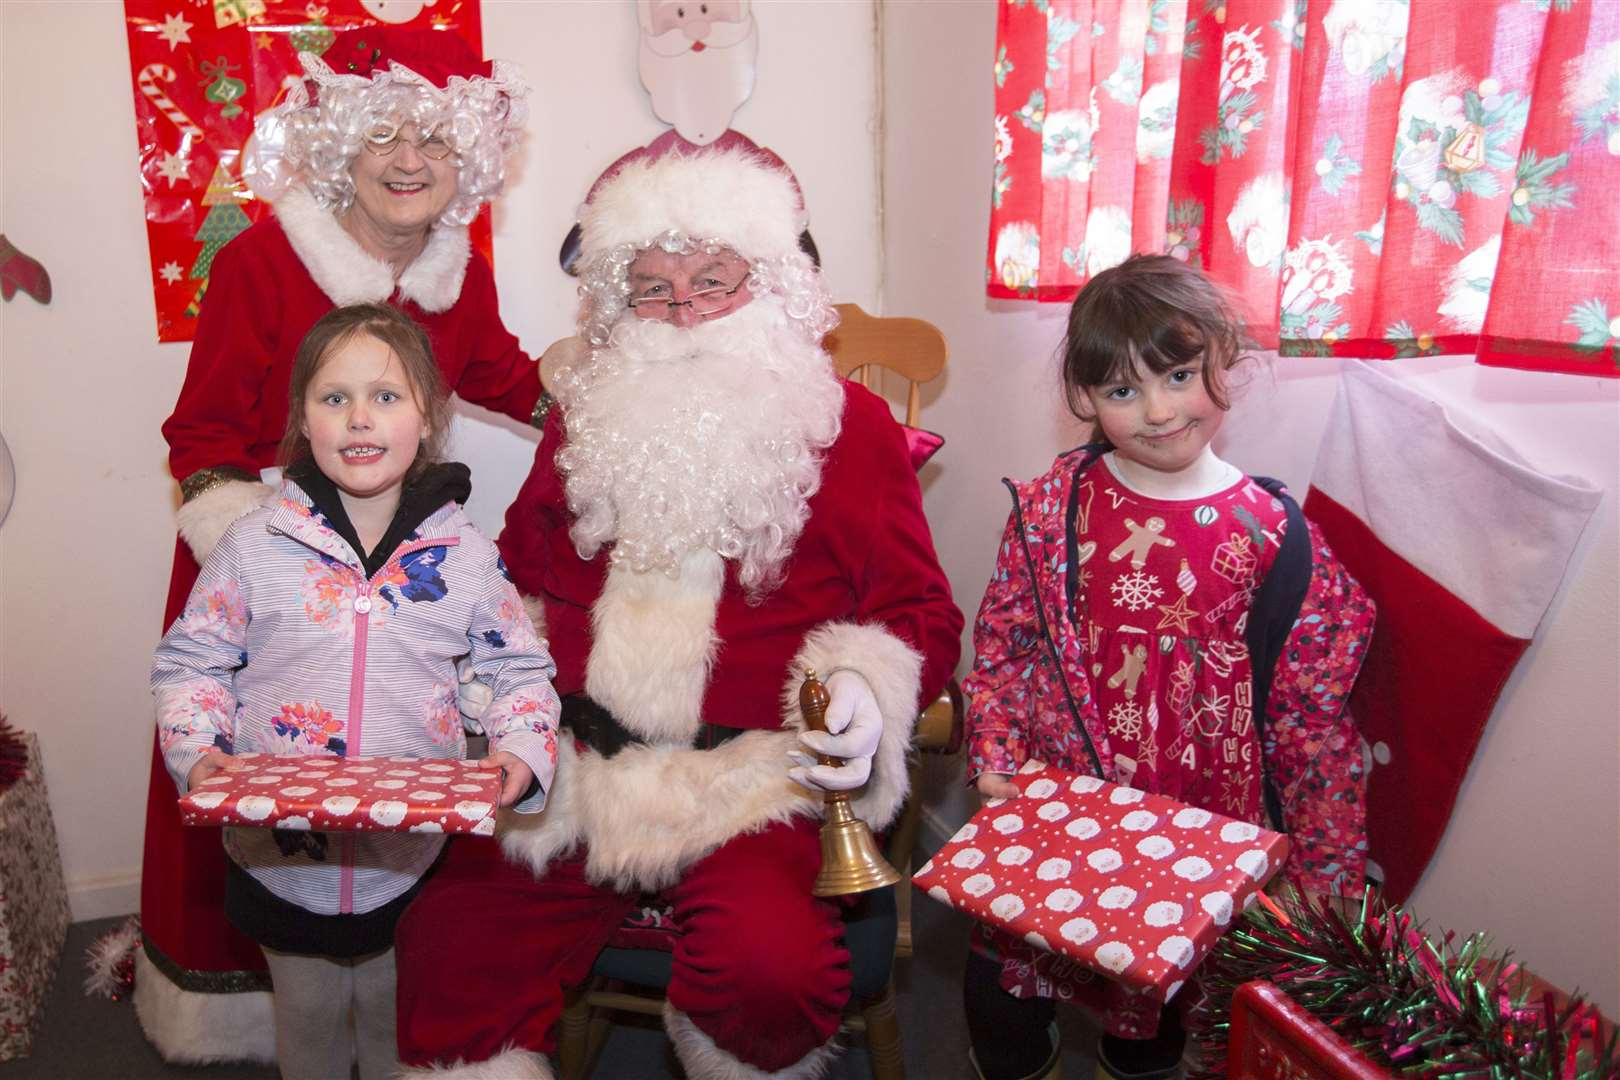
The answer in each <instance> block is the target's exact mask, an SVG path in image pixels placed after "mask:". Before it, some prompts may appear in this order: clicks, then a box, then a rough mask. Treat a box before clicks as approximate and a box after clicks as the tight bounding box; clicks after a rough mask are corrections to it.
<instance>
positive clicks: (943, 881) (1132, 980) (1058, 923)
mask: <svg viewBox="0 0 1620 1080" xmlns="http://www.w3.org/2000/svg"><path fill="white" fill-rule="evenodd" d="M1014 783H1016V784H1017V785H1018V786H1019V789H1020V791H1021V793H1022V794H1021V796H1020V797H1019V798H1017V799H991V800H990V801H988V802H987V803H986V804H985V806H984V808H983V809H982V810H980V811H979V812H978V813H977V814H976V815H974V817H973V819H972V820H971V821H969V822H968V823H967V824H966V825H964V826H962V828H961V829H960V830H958V831H957V833H956V835H955V836H953V837H952V838H951V839H950V840H949V841H947V842H946V844H945V846H944V847H942V848H940V850H939V852H938V853H937V854H936V855H935V856H934V857H933V858H932V859H930V860H928V862H927V863H926V864H924V866H923V867H922V869H921V870H919V871H918V872H917V874H916V875H915V877H914V878H913V880H914V881H915V882H916V883H917V885H918V886H919V887H921V888H923V889H925V890H926V891H927V893H928V895H929V896H931V897H933V898H934V899H936V900H939V901H941V902H942V903H945V904H949V905H950V906H952V907H955V908H959V909H961V910H962V911H965V912H967V913H968V914H969V915H972V916H973V917H974V918H976V919H979V920H980V921H982V922H985V923H988V924H991V925H993V926H996V927H999V928H1001V929H1003V930H1005V931H1007V932H1009V933H1011V934H1013V935H1015V936H1017V937H1021V938H1023V939H1024V940H1025V941H1027V942H1029V943H1030V944H1032V945H1034V946H1036V947H1038V948H1041V949H1045V950H1048V951H1051V952H1054V953H1057V954H1059V955H1061V956H1064V957H1067V958H1068V959H1071V960H1073V961H1075V962H1076V963H1078V964H1080V965H1082V966H1083V967H1085V968H1086V969H1088V970H1090V971H1094V972H1097V973H1099V974H1101V975H1104V976H1106V977H1108V978H1110V979H1113V980H1115V981H1117V982H1119V983H1122V984H1124V985H1125V986H1127V987H1130V988H1131V989H1133V990H1137V991H1140V992H1142V993H1144V994H1145V995H1146V996H1147V997H1148V998H1150V999H1151V1000H1155V1001H1160V1002H1163V1001H1168V1000H1169V999H1170V998H1171V997H1173V996H1174V995H1175V993H1176V991H1178V990H1180V989H1181V986H1182V983H1183V982H1185V981H1186V979H1187V977H1188V975H1189V974H1190V973H1191V972H1192V971H1193V969H1194V968H1196V967H1197V966H1198V964H1199V962H1200V961H1201V960H1203V958H1204V956H1205V955H1206V954H1207V953H1208V952H1209V949H1210V946H1212V945H1214V943H1215V939H1216V938H1217V937H1219V936H1220V934H1221V932H1222V930H1223V929H1224V928H1225V927H1226V926H1227V925H1228V924H1229V923H1230V922H1231V921H1232V918H1233V915H1234V914H1235V913H1237V912H1239V911H1241V910H1242V909H1243V908H1244V906H1245V905H1246V904H1248V903H1249V902H1250V901H1251V900H1252V899H1253V897H1254V895H1255V894H1256V893H1257V892H1259V891H1260V889H1261V888H1263V887H1264V886H1265V883H1266V882H1267V881H1268V880H1270V878H1271V877H1272V876H1273V875H1274V874H1276V873H1277V872H1278V871H1279V870H1281V869H1282V865H1283V862H1284V861H1285V860H1286V858H1287V855H1288V838H1287V837H1285V836H1283V835H1282V834H1280V833H1275V832H1271V831H1270V830H1267V829H1262V828H1260V827H1259V826H1257V825H1251V824H1249V823H1248V822H1244V821H1234V820H1233V819H1231V818H1228V817H1222V816H1221V815H1220V814H1216V813H1212V812H1211V811H1208V810H1203V809H1200V808H1198V807H1193V806H1188V805H1187V804H1186V803H1182V802H1177V801H1176V800H1175V799H1171V798H1168V797H1166V796H1163V795H1150V794H1148V793H1146V792H1143V791H1139V790H1137V789H1136V788H1130V787H1123V786H1120V785H1117V784H1110V783H1108V782H1107V781H1104V780H1099V779H1097V778H1096V777H1094V776H1080V775H1078V774H1075V773H1072V772H1066V771H1064V770H1062V769H1057V768H1052V767H1049V766H1047V765H1044V764H1042V763H1041V762H1038V761H1032V762H1029V763H1027V764H1026V765H1025V766H1024V768H1023V770H1022V771H1021V772H1020V773H1019V775H1018V776H1017V777H1016V778H1015V779H1014Z"/></svg>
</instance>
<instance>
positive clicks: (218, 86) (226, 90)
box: [201, 56, 247, 120]
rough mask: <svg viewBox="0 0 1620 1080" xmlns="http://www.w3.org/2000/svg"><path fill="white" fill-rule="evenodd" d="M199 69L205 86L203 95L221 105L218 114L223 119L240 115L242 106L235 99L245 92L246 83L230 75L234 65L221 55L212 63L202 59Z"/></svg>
mask: <svg viewBox="0 0 1620 1080" xmlns="http://www.w3.org/2000/svg"><path fill="white" fill-rule="evenodd" d="M201 70H202V76H203V83H204V84H206V87H207V88H206V89H205V90H203V97H205V98H207V99H208V100H209V101H212V102H213V103H214V104H216V105H221V106H223V108H221V109H220V110H219V115H220V116H223V117H224V118H225V119H227V120H229V119H231V118H232V117H234V116H240V115H241V113H242V106H240V105H238V104H237V103H236V100H237V98H240V97H241V96H242V95H243V94H246V93H247V83H245V82H243V81H242V80H241V79H237V78H234V77H232V75H231V72H233V71H235V70H236V65H235V64H230V63H226V61H225V58H224V57H223V56H222V57H220V58H219V59H218V60H216V61H215V62H214V63H209V62H208V61H206V60H205V61H203V63H202V65H201Z"/></svg>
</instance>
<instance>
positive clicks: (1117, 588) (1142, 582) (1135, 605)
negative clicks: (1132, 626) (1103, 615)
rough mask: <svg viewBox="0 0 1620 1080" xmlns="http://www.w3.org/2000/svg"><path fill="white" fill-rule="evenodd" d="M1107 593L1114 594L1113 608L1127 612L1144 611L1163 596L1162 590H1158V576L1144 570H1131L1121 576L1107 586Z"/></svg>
mask: <svg viewBox="0 0 1620 1080" xmlns="http://www.w3.org/2000/svg"><path fill="white" fill-rule="evenodd" d="M1109 591H1111V592H1112V593H1113V594H1114V606H1116V607H1123V608H1124V609H1125V610H1127V611H1146V610H1147V609H1148V608H1150V607H1152V606H1153V602H1154V601H1155V600H1157V599H1158V598H1159V597H1161V596H1163V595H1164V590H1163V589H1161V588H1159V579H1158V576H1157V575H1155V574H1150V573H1148V572H1147V571H1145V570H1133V571H1131V572H1130V573H1129V574H1125V575H1123V576H1122V577H1120V578H1118V579H1117V580H1116V581H1115V582H1114V583H1113V584H1112V585H1110V586H1109Z"/></svg>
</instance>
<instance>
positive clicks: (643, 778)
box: [498, 731, 819, 892]
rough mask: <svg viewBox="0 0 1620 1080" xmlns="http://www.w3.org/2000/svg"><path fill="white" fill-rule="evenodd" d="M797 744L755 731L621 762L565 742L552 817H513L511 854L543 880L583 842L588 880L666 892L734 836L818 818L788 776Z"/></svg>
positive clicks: (642, 749) (508, 823)
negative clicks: (549, 868) (775, 824)
mask: <svg viewBox="0 0 1620 1080" xmlns="http://www.w3.org/2000/svg"><path fill="white" fill-rule="evenodd" d="M796 737H797V736H796V733H794V732H792V731H749V732H744V733H743V734H741V735H739V736H737V737H736V738H734V739H731V740H729V741H727V742H724V743H721V744H720V745H719V746H717V747H715V748H713V749H712V750H688V749H671V748H667V747H655V746H630V747H627V748H625V749H624V750H621V751H619V752H618V753H617V754H615V755H613V757H611V758H603V757H602V756H601V755H600V754H598V753H596V751H594V750H588V751H584V752H576V751H575V750H574V747H573V740H571V739H566V738H565V739H562V740H560V741H559V743H558V746H557V773H556V776H555V778H554V780H553V782H552V787H551V793H550V798H549V799H548V801H547V802H546V808H545V809H544V810H542V811H541V812H540V813H538V814H527V815H514V814H503V815H502V816H501V819H500V825H499V828H498V832H499V835H500V838H501V847H502V849H503V850H504V851H505V852H506V855H507V858H509V859H511V860H512V861H513V862H517V863H522V864H524V865H527V866H528V867H529V868H530V869H531V870H533V871H534V873H535V875H536V876H537V877H538V876H541V875H543V874H544V873H545V870H546V867H547V866H548V865H549V864H550V862H551V860H552V859H554V858H558V857H560V856H562V855H566V854H567V853H569V852H570V851H572V850H574V848H575V847H576V846H577V845H578V844H579V843H580V842H582V841H583V842H584V844H585V848H586V863H585V876H586V878H587V879H588V880H590V881H591V882H593V883H595V884H599V885H609V886H611V887H613V888H615V889H618V890H620V891H622V892H635V891H643V892H656V891H658V890H659V889H662V888H665V887H667V886H669V885H672V884H674V883H675V882H676V881H678V880H679V879H680V876H681V874H682V873H683V872H684V871H685V870H686V868H687V867H689V866H691V865H692V864H693V863H695V862H697V861H698V860H699V859H701V858H703V857H704V856H706V855H709V854H710V853H712V852H713V851H714V850H715V849H717V848H718V847H719V846H720V845H721V844H724V843H725V842H726V841H727V840H730V839H731V838H732V837H734V836H738V835H740V834H742V833H747V832H754V831H757V830H759V829H762V828H764V827H765V826H767V825H769V824H771V823H772V822H778V821H788V820H790V819H791V818H794V817H797V816H811V815H814V814H815V813H816V811H817V806H818V802H819V800H816V799H813V798H812V797H811V793H810V792H809V791H807V790H806V789H804V788H802V787H800V786H799V785H798V784H796V783H794V782H793V781H792V780H791V779H789V778H788V775H787V770H788V765H789V761H788V757H787V754H788V751H789V750H791V749H792V748H793V746H794V744H795V739H796Z"/></svg>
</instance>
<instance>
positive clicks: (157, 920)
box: [135, 188, 540, 1061]
mask: <svg viewBox="0 0 1620 1080" xmlns="http://www.w3.org/2000/svg"><path fill="white" fill-rule="evenodd" d="M383 301H386V302H388V303H391V304H393V305H394V306H396V307H398V308H400V309H401V310H402V311H404V312H406V313H407V314H409V315H410V316H411V317H412V318H413V319H415V320H416V321H417V322H419V323H420V324H421V325H422V326H423V327H424V328H425V329H426V330H427V332H428V335H429V337H430V338H431V339H432V342H433V349H434V355H435V357H436V358H437V360H438V362H439V366H440V369H441V370H442V371H443V372H444V376H445V382H446V384H447V385H448V386H449V387H450V388H451V389H452V390H454V391H455V392H456V393H458V394H459V395H460V396H461V397H463V398H465V399H466V400H468V401H472V402H474V403H476V404H479V405H482V406H485V407H486V408H489V409H493V410H495V411H497V412H501V413H505V414H506V415H509V416H512V417H514V418H516V419H519V420H528V419H529V417H530V416H531V414H532V413H533V411H534V405H535V401H536V400H537V399H538V397H539V394H540V382H539V376H538V371H537V368H536V365H535V364H534V362H533V361H532V360H531V359H530V358H529V357H528V356H526V355H525V354H524V352H523V351H522V349H520V348H519V346H518V341H517V339H516V338H515V337H513V336H512V334H510V333H509V332H508V331H507V330H506V328H505V327H504V326H503V325H502V323H501V319H500V313H499V310H498V307H497V304H496V298H495V283H494V278H493V275H492V274H491V273H490V269H489V264H488V263H487V262H485V261H484V259H483V258H482V257H481V256H479V255H477V254H475V253H473V252H472V250H471V248H470V246H469V243H468V239H467V230H466V229H465V228H464V227H454V226H439V227H436V228H434V229H433V231H432V232H431V233H430V236H429V240H428V244H427V247H426V248H425V249H424V250H423V252H422V254H421V255H419V256H418V257H417V259H416V260H415V262H413V263H412V264H411V265H410V266H409V267H407V268H406V270H405V272H404V274H403V275H401V276H400V278H399V281H398V283H397V290H396V283H395V280H394V275H393V271H392V270H391V269H390V268H389V267H388V266H387V265H386V264H385V263H383V262H382V261H380V260H378V259H376V258H374V257H372V256H371V255H369V254H367V253H366V252H365V251H363V250H362V249H361V248H360V246H359V245H358V244H357V243H356V242H355V241H354V240H353V239H352V238H351V237H350V236H349V234H348V233H346V232H344V230H343V228H342V226H341V225H339V224H338V222H337V220H336V219H335V218H334V217H333V216H332V215H331V214H330V213H328V212H326V211H324V210H321V209H320V208H319V207H318V206H317V205H316V204H315V202H314V200H313V199H312V198H311V197H310V196H309V195H308V194H307V193H305V192H304V191H303V190H302V189H299V188H293V189H291V190H289V191H287V192H286V193H285V194H284V195H283V196H282V197H281V199H280V200H278V202H277V203H276V206H275V216H273V217H269V218H266V219H265V220H263V221H260V222H259V223H258V224H256V225H254V226H253V227H252V228H250V229H248V230H247V231H246V232H244V233H243V234H242V235H240V236H238V237H237V238H236V239H234V240H232V241H231V242H230V243H229V244H227V245H226V246H225V247H224V248H222V249H221V250H220V252H219V254H218V256H216V257H215V259H214V264H213V272H212V274H211V277H210V281H209V287H208V295H207V298H206V299H205V301H204V303H203V307H202V313H201V316H200V317H199V319H198V323H197V336H196V340H195V342H194V343H193V345H192V349H191V359H190V362H189V364H188V366H187V369H186V379H185V383H184V385H183V386H182V388H181V391H180V398H179V401H178V402H177V403H176V405H175V411H174V415H172V416H171V417H170V418H169V419H168V421H167V422H165V423H164V425H163V434H164V437H165V438H166V439H167V440H168V442H169V447H170V453H169V467H170V471H171V473H172V474H173V475H174V476H175V477H176V478H177V479H180V480H182V481H184V480H186V479H187V478H189V477H193V476H199V474H204V475H205V474H206V472H207V471H209V470H228V471H229V475H228V478H234V479H247V478H252V479H257V476H258V472H259V470H260V469H261V468H264V467H266V466H269V465H272V464H274V461H275V454H276V448H277V445H278V444H279V443H280V441H281V436H282V433H283V432H284V431H285V430H286V424H287V385H288V381H289V377H290V375H291V372H292V366H293V359H294V357H295V355H296V353H297V350H298V345H299V342H301V341H302V340H303V338H304V335H305V334H306V333H307V332H308V330H309V328H310V327H311V326H312V325H313V324H314V323H315V321H316V320H317V319H319V318H320V317H321V316H322V315H324V314H326V313H327V312H328V311H330V310H332V308H333V307H335V306H337V305H339V304H351V303H359V302H383ZM244 496H246V497H251V496H252V489H251V488H250V487H249V486H247V485H245V484H234V485H232V484H226V485H223V486H219V487H214V488H211V489H209V490H206V491H204V492H203V494H201V495H200V496H199V497H197V498H196V499H193V500H191V501H189V502H188V503H187V504H186V505H185V506H184V507H183V508H182V510H181V522H182V532H183V533H186V534H187V535H188V537H189V536H190V535H191V533H190V530H191V529H200V530H201V531H202V532H204V533H208V532H211V533H212V535H213V536H215V537H217V535H218V533H219V532H221V531H223V529H224V526H225V525H226V524H228V522H229V521H230V520H231V519H232V518H234V517H235V516H236V514H238V513H240V512H242V511H244V510H245V509H246V508H247V507H246V505H243V504H242V499H243V497H244ZM210 518H212V519H214V520H209V519H210ZM210 546H211V545H210ZM196 576H197V564H196V562H195V560H194V558H193V555H192V550H191V548H190V547H188V546H187V544H186V543H185V542H178V543H177V544H176V546H175V555H174V569H173V573H172V576H171V578H170V583H169V599H168V604H167V607H166V608H165V611H164V626H165V627H167V626H168V625H169V623H170V622H172V621H173V620H174V618H175V616H176V615H178V613H179V610H180V608H181V607H182V606H183V605H184V603H185V599H186V596H187V594H188V593H189V591H190V589H191V586H192V583H193V581H194V580H195V579H196ZM146 819H147V823H146V849H145V855H144V859H143V863H142V873H141V922H142V929H143V930H144V932H145V948H144V949H143V950H142V951H141V953H140V954H139V956H138V965H139V966H138V974H137V979H136V994H135V1000H136V1006H137V1010H138V1012H139V1014H140V1019H141V1023H142V1026H143V1028H144V1029H145V1030H146V1032H147V1035H148V1037H150V1038H151V1039H152V1041H153V1042H154V1043H155V1044H156V1045H157V1047H158V1049H159V1050H160V1052H162V1053H163V1055H164V1057H166V1058H168V1059H169V1060H174V1061H206V1060H218V1059H222V1058H223V1059H227V1060H229V1059H239V1058H262V1059H265V1060H268V1059H269V1058H270V1057H271V1056H272V1055H273V1049H272V1047H273V1043H272V1042H271V1035H272V1031H273V1029H272V1027H271V1025H270V1022H269V1008H268V999H267V997H266V995H263V994H252V993H241V992H240V991H244V990H249V991H251V990H267V989H268V988H269V981H268V976H267V975H266V973H265V971H264V959H263V956H262V954H261V953H260V951H259V949H258V946H256V945H254V944H253V943H252V942H251V941H249V940H248V939H247V938H246V937H244V936H243V935H241V934H240V933H238V932H237V931H236V930H234V929H233V928H232V927H230V926H229V925H228V924H227V923H226V922H225V919H224V915H223V912H222V908H221V904H222V898H223V889H224V874H225V863H224V859H225V855H224V851H223V849H222V848H221V846H220V838H219V834H218V832H217V830H213V829H196V828H182V827H181V826H180V822H179V814H178V812H177V810H176V803H175V798H174V784H173V783H172V782H171V781H170V780H169V778H168V776H167V775H166V774H165V773H164V771H163V764H162V759H161V757H160V756H159V755H158V753H157V750H156V744H155V743H154V749H153V758H152V781H151V784H150V787H149V790H148V796H147V814H146ZM255 999H257V1000H255ZM260 1014H262V1016H261V1015H260Z"/></svg>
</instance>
